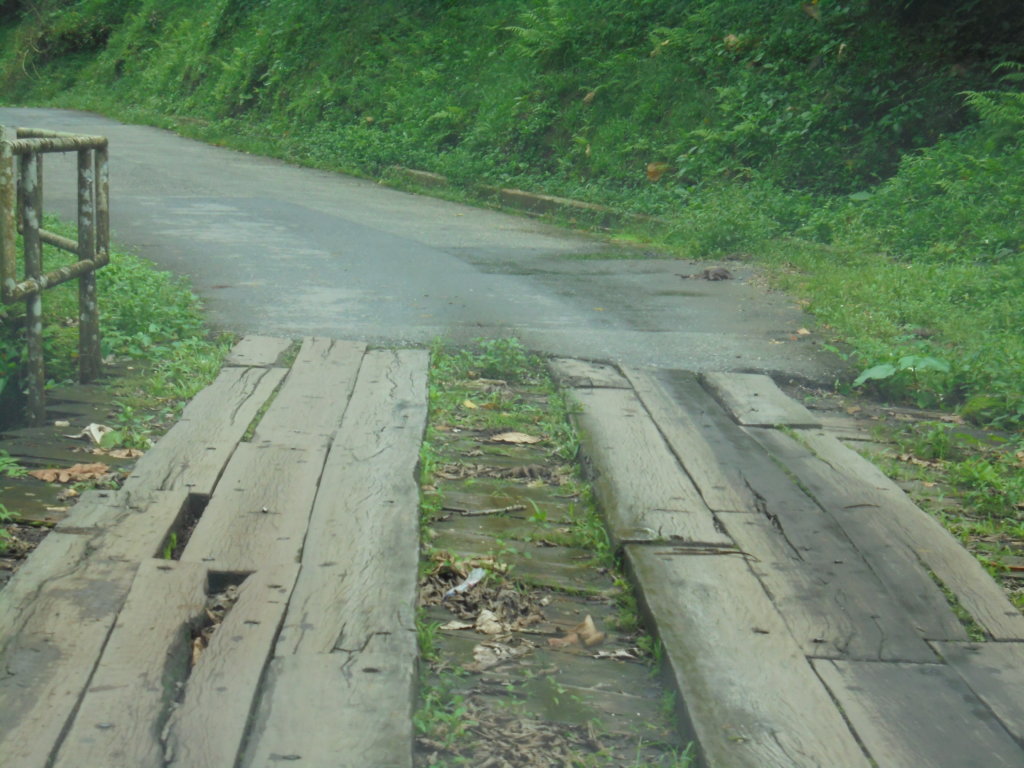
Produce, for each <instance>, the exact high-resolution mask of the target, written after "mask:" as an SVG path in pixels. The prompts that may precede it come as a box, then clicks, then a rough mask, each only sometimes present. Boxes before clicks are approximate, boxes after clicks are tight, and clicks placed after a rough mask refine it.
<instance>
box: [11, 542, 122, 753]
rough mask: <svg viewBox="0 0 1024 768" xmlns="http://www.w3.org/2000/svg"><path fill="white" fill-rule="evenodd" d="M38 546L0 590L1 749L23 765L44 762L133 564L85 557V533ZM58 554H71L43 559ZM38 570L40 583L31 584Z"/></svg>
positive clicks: (82, 687) (108, 625) (97, 652)
mask: <svg viewBox="0 0 1024 768" xmlns="http://www.w3.org/2000/svg"><path fill="white" fill-rule="evenodd" d="M51 541H53V543H52V544H51V543H50V542H51ZM43 544H44V545H47V546H46V547H45V548H44V547H40V548H39V549H37V550H36V551H35V552H33V554H32V557H31V558H29V563H27V564H26V566H25V569H28V570H29V573H28V574H27V578H25V579H23V580H22V579H18V577H20V576H22V572H21V571H19V573H18V574H15V579H17V580H18V581H21V583H20V584H17V585H16V584H15V580H12V582H11V583H10V584H8V586H7V589H5V590H3V592H0V626H2V627H3V628H4V636H3V640H2V644H0V668H2V669H3V670H4V674H3V676H0V755H3V761H4V764H5V765H10V766H25V768H30V767H33V768H34V766H43V765H47V761H48V759H49V758H50V755H51V753H52V752H53V750H54V749H55V747H56V745H57V742H58V739H59V737H60V734H61V733H62V731H63V730H64V727H65V725H66V723H67V722H68V720H69V718H70V717H71V715H72V714H73V712H74V710H75V707H76V706H77V704H78V702H79V700H80V698H81V696H82V694H83V692H84V690H85V687H86V685H87V684H88V682H89V677H90V675H91V673H92V670H93V667H94V666H95V664H96V660H97V659H98V657H99V655H100V652H101V650H102V649H103V645H104V643H105V642H106V640H107V636H108V635H109V633H110V630H111V627H112V626H113V624H114V620H115V618H116V617H117V613H118V611H120V609H121V605H122V604H123V603H124V599H125V596H126V595H127V594H128V590H129V588H130V586H131V582H132V578H133V577H134V575H135V569H136V568H137V563H127V562H112V561H109V560H95V559H86V558H85V555H86V552H87V551H88V541H87V540H86V539H85V537H81V536H75V535H73V534H60V533H54V534H51V535H50V536H48V537H47V538H46V539H45V540H44V542H43ZM61 553H65V554H67V555H70V556H72V558H73V559H71V560H70V561H68V562H66V563H65V564H64V567H63V568H62V569H54V568H53V567H52V564H51V563H50V562H49V559H50V558H52V557H55V556H59V555H61ZM33 560H35V561H36V562H33ZM25 569H23V570H25ZM43 574H45V575H46V577H47V578H46V580H45V581H43V582H41V583H40V582H38V581H36V582H35V584H34V585H33V584H31V583H30V582H32V581H35V579H36V578H38V577H39V576H40V575H43ZM12 586H13V587H15V589H14V591H13V592H11V591H10V590H11V587H12ZM32 586H34V587H35V589H34V590H32V589H31V587H32ZM29 594H31V599H24V598H25V597H26V596H27V595H29Z"/></svg>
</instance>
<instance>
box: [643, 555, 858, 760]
mask: <svg viewBox="0 0 1024 768" xmlns="http://www.w3.org/2000/svg"><path fill="white" fill-rule="evenodd" d="M625 552H626V557H627V562H628V566H629V569H630V571H631V573H632V574H633V577H634V579H635V582H636V583H637V584H638V585H639V589H640V592H641V601H642V603H643V605H644V608H645V610H646V611H647V613H648V614H649V615H650V617H651V618H652V620H653V623H654V624H655V625H656V626H657V631H658V636H659V639H660V640H661V642H662V644H663V646H664V649H665V655H666V658H667V659H668V661H669V664H670V666H671V669H672V673H673V675H674V678H675V681H676V685H677V687H678V689H679V694H680V701H681V702H682V703H683V705H684V706H685V708H686V711H687V715H688V719H689V721H690V725H691V726H692V728H693V733H694V734H695V735H696V737H697V740H698V742H699V745H700V749H701V752H702V754H703V757H704V761H705V762H704V764H705V765H706V766H707V768H747V767H748V766H749V768H769V767H771V768H803V767H805V766H807V767H810V766H813V767H814V768H826V767H832V766H843V767H844V768H868V765H869V763H868V761H867V759H866V758H865V757H864V755H863V753H862V751H861V749H860V747H859V746H858V744H857V741H856V739H855V738H854V737H853V734H852V733H851V732H850V730H849V728H848V727H847V726H846V723H845V722H844V720H843V718H842V715H841V714H840V712H839V710H838V709H837V708H836V706H835V705H834V704H833V703H832V700H831V698H830V697H829V694H828V691H827V690H826V689H825V687H824V686H823V685H822V684H821V682H820V680H818V678H817V677H816V676H815V674H814V671H813V670H812V668H811V666H810V664H809V663H808V661H807V660H806V659H805V658H804V656H803V654H802V653H801V651H800V649H799V647H798V645H797V643H796V641H795V640H794V639H793V637H792V635H790V634H789V631H788V630H787V628H786V626H785V624H784V623H783V621H782V618H781V617H780V616H779V615H778V613H777V612H776V610H775V608H774V607H773V606H772V603H771V601H770V600H769V599H768V596H767V595H766V594H765V593H764V591H763V590H762V588H761V585H760V583H758V581H757V579H756V578H755V577H754V575H753V574H752V573H751V572H750V571H749V569H748V568H747V565H746V563H745V562H744V560H743V559H742V558H741V557H738V556H735V555H717V556H710V555H705V556H686V555H664V554H659V553H658V551H657V548H652V547H649V546H644V545H629V546H627V547H626V550H625Z"/></svg>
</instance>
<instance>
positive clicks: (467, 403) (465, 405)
mask: <svg viewBox="0 0 1024 768" xmlns="http://www.w3.org/2000/svg"><path fill="white" fill-rule="evenodd" d="M462 407H463V408H468V409H469V410H471V411H475V410H476V409H477V408H479V407H480V406H478V405H477V404H476V403H474V402H473V401H472V400H463V401H462Z"/></svg>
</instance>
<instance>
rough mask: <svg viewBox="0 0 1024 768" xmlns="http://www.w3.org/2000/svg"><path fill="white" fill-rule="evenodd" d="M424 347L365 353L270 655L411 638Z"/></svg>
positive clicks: (423, 407) (423, 415) (424, 404)
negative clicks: (378, 639)
mask: <svg viewBox="0 0 1024 768" xmlns="http://www.w3.org/2000/svg"><path fill="white" fill-rule="evenodd" d="M426 371H427V355H426V353H425V352H420V351H414V350H408V351H397V352H396V351H374V352H370V353H368V354H367V355H366V358H365V360H364V362H363V366H362V368H361V370H360V372H359V378H358V380H357V382H356V386H355V391H354V392H353V394H352V404H351V406H350V408H349V409H348V411H346V413H345V418H344V420H343V422H342V425H341V429H340V430H339V431H338V434H337V437H336V438H335V440H334V444H333V445H332V446H331V451H330V453H329V454H328V457H327V463H326V465H325V467H324V474H323V479H322V480H321V482H320V489H319V491H318V493H317V497H316V502H315V504H314V507H313V514H312V517H311V519H310V524H309V531H308V533H307V536H306V545H305V548H304V550H303V553H302V570H301V572H300V573H299V578H298V582H297V583H296V585H295V591H294V593H293V595H292V599H291V603H290V604H289V607H288V615H287V618H286V620H285V626H284V629H283V630H282V632H281V637H280V639H279V641H278V647H277V655H279V656H281V655H291V654H295V653H330V652H331V651H333V650H336V649H345V650H357V649H360V648H363V647H364V646H365V645H366V643H367V642H368V641H369V639H370V638H372V637H373V636H375V635H378V634H382V633H383V634H396V633H397V634H409V633H411V638H412V642H413V644H415V615H414V614H415V603H416V569H417V564H418V559H419V509H418V506H419V487H418V486H417V484H416V481H415V468H416V463H417V461H418V458H419V448H420V442H421V440H422V437H423V430H424V429H425V427H426V415H427V400H426V397H427V383H426Z"/></svg>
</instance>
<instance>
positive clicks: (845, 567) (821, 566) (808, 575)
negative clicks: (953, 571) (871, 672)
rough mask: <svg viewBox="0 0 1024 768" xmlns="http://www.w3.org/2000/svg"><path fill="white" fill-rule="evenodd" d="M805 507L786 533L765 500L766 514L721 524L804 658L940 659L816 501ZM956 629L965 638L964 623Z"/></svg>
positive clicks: (790, 514) (732, 518)
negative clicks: (741, 553)
mask: <svg viewBox="0 0 1024 768" xmlns="http://www.w3.org/2000/svg"><path fill="white" fill-rule="evenodd" d="M793 490H794V491H795V490H796V489H795V488H794V489H793ZM797 503H800V502H799V501H797ZM802 506H803V507H804V508H803V509H801V510H800V512H801V515H800V518H799V524H796V523H794V515H793V513H794V512H795V510H794V509H792V508H790V509H788V510H786V511H787V513H788V514H787V517H786V519H787V524H786V525H785V527H781V526H780V524H779V523H778V521H779V520H780V519H781V517H782V515H781V511H780V513H779V514H774V513H772V512H771V510H772V509H773V505H772V504H769V503H768V502H767V501H766V505H765V511H766V513H767V514H760V513H754V514H739V515H728V516H726V517H725V518H724V520H723V525H724V526H725V528H726V531H727V532H728V533H729V534H730V535H731V536H732V537H733V539H735V541H736V544H737V545H738V546H739V548H740V549H741V550H743V551H744V552H746V553H747V554H749V555H751V556H752V559H751V560H750V561H749V565H750V568H751V570H752V571H753V572H754V574H755V575H756V576H757V577H758V579H760V581H761V583H762V584H763V585H764V587H765V589H766V591H767V592H768V594H769V595H771V599H772V602H773V603H774V605H775V607H776V608H777V609H778V611H779V613H780V614H781V615H782V617H783V618H784V619H785V621H786V625H787V626H788V627H789V630H790V632H792V634H793V637H794V638H795V639H796V641H797V642H798V643H799V644H800V647H801V649H802V650H803V652H804V653H805V654H806V655H808V656H817V657H823V658H836V659H844V658H850V659H866V660H891V661H918V662H927V661H932V662H934V661H936V657H935V653H934V652H933V651H932V649H931V648H930V647H929V646H928V644H927V643H926V642H925V641H924V640H923V639H922V637H921V635H920V633H918V632H917V630H916V628H915V627H914V626H913V625H912V624H911V623H910V620H909V618H908V616H907V613H906V611H905V610H904V609H903V607H902V606H901V605H900V603H899V601H898V600H896V599H895V598H894V597H893V596H892V595H891V594H889V592H888V590H886V588H885V586H884V585H883V584H882V583H881V582H879V580H878V577H877V576H876V575H875V574H874V572H873V571H872V570H871V568H870V567H869V566H868V564H867V563H865V562H864V560H863V559H862V558H861V557H860V555H859V554H858V553H857V551H856V550H855V549H854V548H853V547H852V546H851V545H850V543H849V541H847V540H846V538H845V536H843V534H842V532H841V531H838V532H837V530H836V529H837V528H838V526H836V525H835V523H834V522H833V521H831V520H829V519H828V517H827V516H826V515H825V514H824V513H823V512H822V511H821V510H820V509H818V508H817V507H816V506H815V505H814V504H813V502H811V500H810V499H807V498H806V497H804V499H803V504H802ZM776 509H777V508H776ZM769 516H771V518H769ZM773 520H774V521H776V522H775V523H774V524H773V522H772V521H773ZM942 608H943V609H945V606H942ZM953 628H954V630H958V631H961V632H962V630H961V629H960V627H959V625H958V624H954V625H953Z"/></svg>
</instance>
